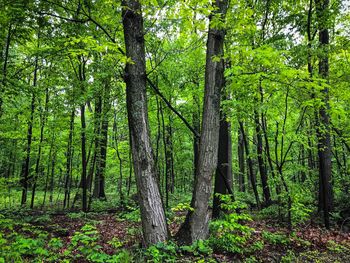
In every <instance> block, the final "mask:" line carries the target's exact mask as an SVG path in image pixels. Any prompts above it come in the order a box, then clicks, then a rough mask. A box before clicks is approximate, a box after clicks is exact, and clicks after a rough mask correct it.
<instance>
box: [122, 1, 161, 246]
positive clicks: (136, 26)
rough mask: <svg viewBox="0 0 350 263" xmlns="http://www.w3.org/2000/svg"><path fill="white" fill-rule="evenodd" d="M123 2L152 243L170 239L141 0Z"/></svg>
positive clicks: (143, 205)
mask: <svg viewBox="0 0 350 263" xmlns="http://www.w3.org/2000/svg"><path fill="white" fill-rule="evenodd" d="M122 5H123V16H122V17H123V27H124V39H125V47H126V56H127V57H128V58H130V59H131V60H132V63H127V65H126V68H125V82H126V97H127V111H128V123H129V129H130V133H131V142H132V143H131V145H132V155H133V163H134V171H135V177H136V184H137V189H138V196H139V204H140V210H141V221H142V231H143V238H144V242H145V245H146V246H150V245H152V244H156V243H158V242H164V241H166V240H167V238H168V227H167V222H166V217H165V212H164V207H163V203H162V199H161V196H160V192H159V187H158V184H157V176H156V167H155V163H154V156H153V150H152V144H151V139H150V129H149V122H148V108H147V97H146V96H147V95H146V63H145V43H144V31H143V18H142V11H141V4H140V2H139V1H137V0H124V1H123V3H122Z"/></svg>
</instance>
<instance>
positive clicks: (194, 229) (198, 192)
mask: <svg viewBox="0 0 350 263" xmlns="http://www.w3.org/2000/svg"><path fill="white" fill-rule="evenodd" d="M213 5H214V6H215V7H216V8H215V11H214V12H213V14H212V15H211V17H210V25H209V32H208V40H207V54H206V68H205V91H204V107H203V118H202V129H201V137H200V145H199V156H198V165H197V169H196V177H195V185H194V191H193V196H192V201H191V206H192V208H193V209H194V211H192V212H189V213H188V215H187V217H186V220H185V223H184V224H183V225H182V227H181V228H180V230H179V233H178V238H179V239H180V240H182V241H183V242H186V243H191V242H195V241H197V240H199V239H206V238H207V237H208V234H209V220H210V212H209V199H210V195H211V192H212V178H213V175H214V173H215V170H216V167H217V159H218V146H219V127H220V126H219V122H220V95H221V89H222V86H223V84H224V61H223V58H222V56H223V53H224V50H223V44H224V38H225V30H224V29H222V28H220V29H217V28H214V27H213V25H212V20H213V17H214V16H216V17H215V18H218V17H217V16H220V17H221V19H223V18H224V17H225V14H226V10H227V1H220V0H216V1H214V2H213Z"/></svg>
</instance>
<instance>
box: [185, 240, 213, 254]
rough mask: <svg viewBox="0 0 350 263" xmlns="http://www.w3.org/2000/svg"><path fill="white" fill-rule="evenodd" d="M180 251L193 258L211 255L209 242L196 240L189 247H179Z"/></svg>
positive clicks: (211, 250)
mask: <svg viewBox="0 0 350 263" xmlns="http://www.w3.org/2000/svg"><path fill="white" fill-rule="evenodd" d="M180 249H181V251H183V252H186V253H190V254H193V255H194V256H201V255H203V256H208V255H210V254H211V253H213V249H212V248H211V247H210V243H209V240H198V241H196V242H195V243H193V244H192V245H191V246H182V247H180Z"/></svg>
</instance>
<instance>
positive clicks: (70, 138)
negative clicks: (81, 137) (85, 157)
mask: <svg viewBox="0 0 350 263" xmlns="http://www.w3.org/2000/svg"><path fill="white" fill-rule="evenodd" d="M74 117H75V108H73V109H72V112H71V115H70V121H69V135H68V146H67V153H66V156H67V161H66V178H65V182H64V199H63V208H66V207H68V206H69V203H68V200H69V198H68V196H69V194H70V182H71V180H72V179H71V177H72V169H71V168H72V159H73V154H72V153H73V152H72V147H73V146H72V143H73V133H74Z"/></svg>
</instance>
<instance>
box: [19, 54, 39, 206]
mask: <svg viewBox="0 0 350 263" xmlns="http://www.w3.org/2000/svg"><path fill="white" fill-rule="evenodd" d="M37 74H38V58H36V59H35V68H34V79H33V89H35V87H36V84H37ZM34 111H35V91H34V90H33V92H32V102H31V111H30V119H29V121H28V130H27V149H26V158H25V162H24V167H23V176H22V179H21V181H22V200H21V204H22V205H23V206H25V205H26V203H27V192H28V180H29V173H30V152H31V146H32V136H33V121H34Z"/></svg>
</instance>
